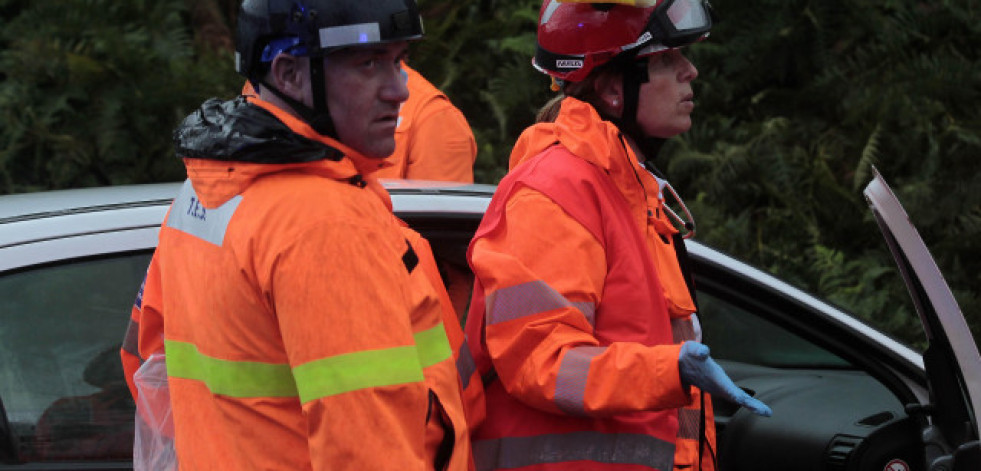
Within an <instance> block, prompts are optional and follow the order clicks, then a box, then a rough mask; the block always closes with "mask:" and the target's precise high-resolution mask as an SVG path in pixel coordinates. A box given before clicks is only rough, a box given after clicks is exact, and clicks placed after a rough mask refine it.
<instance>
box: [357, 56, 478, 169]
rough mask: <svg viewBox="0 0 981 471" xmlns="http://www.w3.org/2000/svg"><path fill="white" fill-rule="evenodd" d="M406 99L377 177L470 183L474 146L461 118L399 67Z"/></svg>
mask: <svg viewBox="0 0 981 471" xmlns="http://www.w3.org/2000/svg"><path fill="white" fill-rule="evenodd" d="M402 70H404V71H405V72H406V74H407V75H408V83H407V86H408V88H409V99H408V100H406V101H405V102H404V103H402V108H401V109H400V110H399V123H398V127H397V128H396V129H395V152H394V153H392V155H391V156H390V157H388V158H387V159H385V162H386V163H388V164H391V165H390V166H385V167H383V168H381V169H379V170H378V171H377V172H376V173H375V175H376V176H377V177H378V178H411V179H416V180H441V181H456V182H466V183H473V164H474V160H475V159H476V158H477V142H476V140H474V137H473V132H472V131H471V130H470V125H469V124H468V123H467V119H466V117H464V116H463V113H462V112H460V110H459V109H458V108H457V107H455V106H453V103H451V102H450V99H449V98H447V97H446V94H444V93H443V92H441V91H439V89H437V88H436V87H434V86H433V85H432V84H431V83H429V81H427V80H426V78H425V77H423V76H422V75H420V74H419V73H418V72H416V71H415V70H413V69H412V68H410V67H409V66H407V65H405V64H403V65H402Z"/></svg>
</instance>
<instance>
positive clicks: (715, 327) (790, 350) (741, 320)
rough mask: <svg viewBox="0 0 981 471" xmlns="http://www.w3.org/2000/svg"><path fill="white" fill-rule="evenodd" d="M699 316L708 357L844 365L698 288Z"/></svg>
mask: <svg viewBox="0 0 981 471" xmlns="http://www.w3.org/2000/svg"><path fill="white" fill-rule="evenodd" d="M698 302H699V319H700V320H701V325H702V332H703V338H704V341H705V343H706V344H707V345H709V347H710V348H711V349H712V356H713V357H715V358H717V359H720V360H732V361H739V362H743V363H750V364H754V365H761V366H769V367H777V368H779V367H793V368H807V367H823V368H847V367H850V366H851V365H850V364H849V363H848V362H847V361H845V360H844V359H842V358H841V357H839V356H838V355H835V354H834V353H831V352H830V351H828V350H826V349H824V348H821V347H820V346H818V345H815V344H814V343H812V342H810V341H808V340H806V339H804V338H801V337H800V336H798V335H796V334H794V333H792V332H789V331H788V330H786V329H784V328H782V327H780V326H778V325H776V324H774V323H773V322H770V321H768V320H766V319H764V318H762V317H760V316H759V315H757V314H756V313H755V312H754V311H752V310H751V309H743V308H742V307H740V306H738V305H736V304H734V303H731V302H729V301H727V300H725V299H723V298H720V297H717V296H714V295H712V294H711V293H708V292H704V291H699V292H698Z"/></svg>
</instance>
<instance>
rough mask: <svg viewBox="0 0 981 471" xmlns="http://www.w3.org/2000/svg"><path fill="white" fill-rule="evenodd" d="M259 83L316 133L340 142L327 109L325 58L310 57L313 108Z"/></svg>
mask: <svg viewBox="0 0 981 471" xmlns="http://www.w3.org/2000/svg"><path fill="white" fill-rule="evenodd" d="M259 83H261V84H262V86H263V87H265V89H266V90H269V91H270V92H272V94H273V95H276V97H278V98H279V99H280V100H283V101H284V102H286V104H288V105H290V108H293V111H296V113H297V114H299V115H300V117H301V118H303V120H304V121H306V123H307V124H309V125H310V127H311V128H313V130H314V131H317V133H319V134H322V135H324V136H327V137H332V138H334V139H337V140H340V138H339V137H338V136H337V130H336V129H335V128H334V120H333V119H332V118H331V117H330V110H329V109H327V84H326V82H325V81H324V58H323V56H312V57H310V86H311V88H312V91H313V108H311V107H309V106H307V105H305V104H303V103H302V102H300V101H299V100H295V99H293V98H292V97H290V96H287V95H286V94H285V93H283V92H281V91H279V90H277V89H276V87H273V86H271V85H269V84H268V83H266V82H265V81H264V80H260V81H259Z"/></svg>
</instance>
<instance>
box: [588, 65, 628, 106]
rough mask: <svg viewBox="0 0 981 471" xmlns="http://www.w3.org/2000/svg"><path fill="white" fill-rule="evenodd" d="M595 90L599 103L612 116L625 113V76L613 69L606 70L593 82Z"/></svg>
mask: <svg viewBox="0 0 981 471" xmlns="http://www.w3.org/2000/svg"><path fill="white" fill-rule="evenodd" d="M593 90H594V91H595V92H596V96H597V97H599V105H600V106H602V107H603V108H605V109H604V110H602V111H605V112H606V113H607V114H609V115H611V116H616V117H620V115H621V114H622V113H623V76H622V75H621V74H619V73H616V72H613V71H611V70H607V71H604V72H602V73H601V74H600V76H599V77H596V80H595V81H594V82H593Z"/></svg>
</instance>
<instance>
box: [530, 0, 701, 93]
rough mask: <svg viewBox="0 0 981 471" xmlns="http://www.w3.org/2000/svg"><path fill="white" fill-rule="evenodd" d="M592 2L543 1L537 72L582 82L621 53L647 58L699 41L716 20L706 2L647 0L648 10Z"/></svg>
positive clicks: (539, 27)
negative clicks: (647, 56)
mask: <svg viewBox="0 0 981 471" xmlns="http://www.w3.org/2000/svg"><path fill="white" fill-rule="evenodd" d="M588 1H589V0H578V1H576V0H566V1H565V2H560V1H559V0H545V1H544V3H543V4H542V9H541V12H540V14H539V20H538V48H537V51H536V52H535V58H534V59H533V60H532V64H533V65H534V66H535V68H537V69H538V70H540V71H542V72H544V73H546V74H549V75H551V76H553V77H555V78H557V79H560V80H568V81H570V82H578V81H580V80H582V79H584V78H586V76H587V75H589V73H590V72H591V71H592V70H593V68H595V67H597V66H599V65H602V64H604V63H606V62H609V61H610V60H611V59H613V58H614V57H616V56H618V55H620V54H622V53H630V54H634V55H635V56H636V57H643V56H646V55H650V54H654V53H656V52H660V51H663V50H666V49H671V48H677V47H681V46H685V45H688V44H691V43H693V42H696V41H699V40H701V39H703V38H705V37H706V36H708V33H709V30H710V29H712V20H713V18H714V14H713V13H712V7H711V5H709V3H708V0H647V1H646V2H645V3H647V4H649V5H651V6H647V7H638V6H631V5H626V4H614V3H586V2H588ZM638 3H640V2H638Z"/></svg>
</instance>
